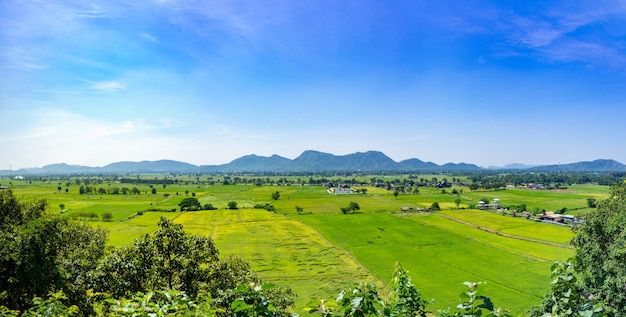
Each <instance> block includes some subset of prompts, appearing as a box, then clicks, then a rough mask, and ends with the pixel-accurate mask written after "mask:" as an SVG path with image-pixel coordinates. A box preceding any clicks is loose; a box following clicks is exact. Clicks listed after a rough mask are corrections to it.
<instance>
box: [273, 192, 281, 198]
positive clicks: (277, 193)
mask: <svg viewBox="0 0 626 317" xmlns="http://www.w3.org/2000/svg"><path fill="white" fill-rule="evenodd" d="M278 198H280V192H279V191H275V192H273V193H272V200H278Z"/></svg>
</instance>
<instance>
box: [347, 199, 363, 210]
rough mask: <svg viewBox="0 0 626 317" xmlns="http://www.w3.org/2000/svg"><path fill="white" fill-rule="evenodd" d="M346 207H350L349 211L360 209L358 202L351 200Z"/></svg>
mask: <svg viewBox="0 0 626 317" xmlns="http://www.w3.org/2000/svg"><path fill="white" fill-rule="evenodd" d="M348 208H350V211H351V212H355V211H357V210H360V209H361V206H359V204H358V203H356V202H354V201H351V202H350V205H349V206H348Z"/></svg>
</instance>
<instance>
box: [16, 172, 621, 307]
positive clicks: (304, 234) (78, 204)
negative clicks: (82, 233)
mask: <svg viewBox="0 0 626 317" xmlns="http://www.w3.org/2000/svg"><path fill="white" fill-rule="evenodd" d="M204 178H206V177H204ZM193 180H194V177H189V181H188V182H184V183H179V184H168V185H167V186H162V185H154V186H151V185H149V184H119V183H115V182H110V183H107V182H104V183H99V184H97V185H95V186H97V187H104V188H110V187H115V186H116V187H120V188H121V187H124V186H126V187H129V188H132V187H135V186H136V187H137V188H138V189H139V190H140V192H141V193H140V194H138V195H111V194H90V195H81V194H79V193H78V188H79V186H77V185H76V184H74V183H72V182H69V183H66V182H64V181H62V182H55V181H51V182H34V181H33V182H32V183H29V182H25V181H24V182H14V187H13V188H14V192H15V194H16V196H17V197H21V198H24V199H26V200H31V199H33V198H45V199H47V200H48V202H49V205H50V207H49V210H50V211H52V212H58V213H62V214H63V215H68V216H71V215H77V214H80V213H85V212H86V213H89V212H94V213H95V214H97V216H98V220H97V221H90V222H89V223H90V224H92V225H93V226H94V227H101V228H105V229H107V230H109V243H110V244H111V245H114V246H119V245H123V244H127V243H130V242H131V241H132V239H134V238H136V237H139V236H140V235H142V234H145V233H150V232H152V231H154V230H155V229H156V226H157V222H158V219H159V217H160V216H162V215H164V216H166V217H168V218H169V219H174V221H175V222H177V223H181V224H183V226H184V228H185V230H186V231H188V232H192V233H197V234H203V235H210V236H211V237H212V238H213V239H214V240H215V242H216V245H217V246H218V248H219V249H220V253H221V254H222V256H224V255H227V254H236V255H238V256H240V257H242V258H244V259H246V260H247V261H249V262H250V264H251V266H252V268H253V269H254V270H256V271H258V272H259V273H260V275H261V276H262V277H263V278H264V279H265V280H267V281H271V282H273V283H277V284H281V285H290V286H291V287H292V288H293V289H294V291H295V292H296V293H297V294H298V298H297V299H296V304H297V308H296V309H295V311H296V312H300V313H301V312H302V310H301V308H302V306H303V305H305V304H306V303H308V302H309V301H311V300H316V299H322V298H323V299H327V300H332V299H334V298H335V296H336V295H337V293H338V292H339V290H341V289H343V288H345V287H347V286H350V285H351V284H352V283H354V282H359V281H374V282H376V283H377V284H378V285H380V286H381V287H383V288H384V286H385V284H386V283H387V282H388V280H389V278H390V277H391V273H392V270H393V267H394V263H395V262H400V263H402V265H403V266H404V267H405V268H406V269H407V270H409V272H410V275H411V276H412V277H413V279H414V282H415V284H416V285H417V287H418V288H419V289H420V290H421V291H422V293H423V294H424V296H425V297H426V298H428V299H430V298H436V299H437V302H436V303H435V304H434V305H432V307H431V309H441V308H447V307H450V306H455V305H456V304H457V300H458V294H459V293H460V292H461V291H463V290H464V286H463V285H462V283H463V282H464V281H468V280H470V281H483V282H487V284H486V285H484V286H483V287H481V288H483V289H484V291H485V293H486V294H487V295H488V296H490V297H492V299H493V300H494V302H495V304H496V305H497V306H504V307H507V308H511V309H512V310H513V311H514V312H515V313H522V312H523V310H524V309H526V308H529V307H530V306H532V305H534V304H538V303H539V302H540V300H541V296H542V295H543V294H544V293H545V292H546V291H547V290H548V288H549V283H550V278H549V276H550V266H551V264H552V262H553V261H555V260H565V259H567V258H568V257H570V256H571V255H573V253H574V251H573V249H572V248H571V247H569V246H568V241H569V240H570V239H571V237H572V232H571V231H570V229H569V228H566V227H560V226H555V225H550V224H543V223H536V222H533V221H529V220H526V219H521V218H512V217H510V216H502V215H499V214H497V213H494V212H488V211H479V210H471V209H456V203H455V202H454V200H455V199H457V198H460V199H461V203H460V205H459V207H460V208H467V207H468V206H469V205H470V204H475V203H476V202H477V201H478V200H480V199H482V198H484V197H486V198H489V199H493V198H499V199H500V200H501V203H502V205H503V206H507V205H518V204H526V205H527V206H528V208H529V209H531V208H541V209H546V210H548V211H550V210H556V209H560V208H563V207H566V208H568V209H576V208H581V207H586V199H587V198H589V197H594V198H596V199H602V198H604V197H607V196H608V191H609V188H608V187H606V186H595V185H573V186H569V189H567V190H564V191H547V190H546V191H544V190H528V189H522V188H509V189H507V190H499V191H477V192H471V191H470V190H469V189H467V188H462V189H463V192H462V193H461V194H459V195H452V194H450V191H451V189H450V188H448V189H446V191H445V193H443V192H442V190H441V189H435V188H431V187H420V189H419V193H418V194H400V195H398V196H397V197H395V196H394V195H393V191H388V190H387V189H383V188H376V187H372V186H355V188H365V189H367V193H366V194H359V195H357V194H352V195H332V194H329V193H328V192H327V191H326V189H325V188H324V187H322V186H308V185H291V186H275V185H274V186H271V185H264V186H255V185H251V184H248V185H221V184H220V182H217V183H218V185H208V184H194V183H193ZM216 181H219V179H216ZM68 184H69V185H68ZM58 187H61V189H60V190H59V188H58ZM66 188H67V190H66ZM153 188H154V189H155V190H156V192H157V193H156V194H152V189H153ZM459 189H461V188H459ZM276 191H278V192H279V193H280V198H279V199H278V200H272V199H271V195H272V193H274V192H276ZM186 197H195V198H197V199H198V200H199V201H200V203H201V204H212V205H213V206H214V207H216V208H218V209H217V210H212V211H197V212H186V213H181V212H164V211H171V210H173V209H176V208H177V207H178V204H179V203H180V202H181V201H182V200H183V199H184V198H186ZM230 201H235V202H236V203H237V205H238V207H239V209H236V210H229V209H226V208H227V204H228V202H230ZM435 201H436V202H439V204H440V206H441V207H442V208H443V209H444V210H442V211H440V212H437V213H434V214H430V213H401V212H399V211H400V210H401V209H402V208H403V207H409V208H418V207H419V208H426V207H429V206H430V205H431V204H432V203H433V202H435ZM350 202H356V203H358V204H359V206H360V210H359V212H358V213H357V214H349V215H343V214H341V212H340V208H341V207H345V206H347V205H348V204H350ZM61 204H62V205H63V207H64V209H63V210H61V208H60V207H59V205H61ZM258 204H260V205H264V204H271V205H273V206H274V207H275V209H276V212H275V213H273V212H269V211H266V210H265V209H255V208H253V207H254V206H255V205H258ZM296 206H299V207H301V208H302V209H303V214H302V215H298V214H297V212H296V208H295V207H296ZM150 209H152V210H157V211H147V210H150ZM138 212H141V213H142V215H137V213H138ZM575 212H577V213H584V212H586V210H585V209H577V210H575ZM104 213H111V214H112V216H113V218H112V221H110V222H103V221H101V219H102V216H103V214H104ZM383 292H384V289H383Z"/></svg>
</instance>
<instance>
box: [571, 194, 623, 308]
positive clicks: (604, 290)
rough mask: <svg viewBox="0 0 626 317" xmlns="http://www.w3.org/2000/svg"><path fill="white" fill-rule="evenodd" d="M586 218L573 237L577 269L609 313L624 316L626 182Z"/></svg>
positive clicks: (588, 287)
mask: <svg viewBox="0 0 626 317" xmlns="http://www.w3.org/2000/svg"><path fill="white" fill-rule="evenodd" d="M583 220H584V221H583V223H582V224H581V225H580V228H579V229H577V230H576V235H575V236H574V238H573V239H572V244H573V245H574V246H575V247H576V260H577V265H576V271H577V272H579V273H580V274H581V277H582V278H581V280H582V281H584V285H585V289H586V290H587V291H588V292H589V293H591V294H593V296H594V297H595V298H598V299H599V300H601V301H602V302H603V303H604V305H605V308H606V310H607V312H608V313H609V316H620V315H622V314H623V313H624V312H626V291H624V289H625V287H626V249H625V248H624V246H625V245H626V234H624V232H626V183H622V184H620V185H615V186H614V187H613V188H612V189H611V193H610V195H609V198H608V199H606V200H603V201H600V202H599V203H598V205H597V209H596V210H594V211H591V212H589V213H588V214H586V215H585V216H584V217H583Z"/></svg>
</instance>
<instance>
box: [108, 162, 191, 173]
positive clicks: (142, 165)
mask: <svg viewBox="0 0 626 317" xmlns="http://www.w3.org/2000/svg"><path fill="white" fill-rule="evenodd" d="M196 170H198V166H196V165H192V164H189V163H184V162H178V161H172V160H159V161H141V162H117V163H111V164H109V165H106V166H104V167H102V168H100V170H99V172H100V173H185V172H194V171H196Z"/></svg>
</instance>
